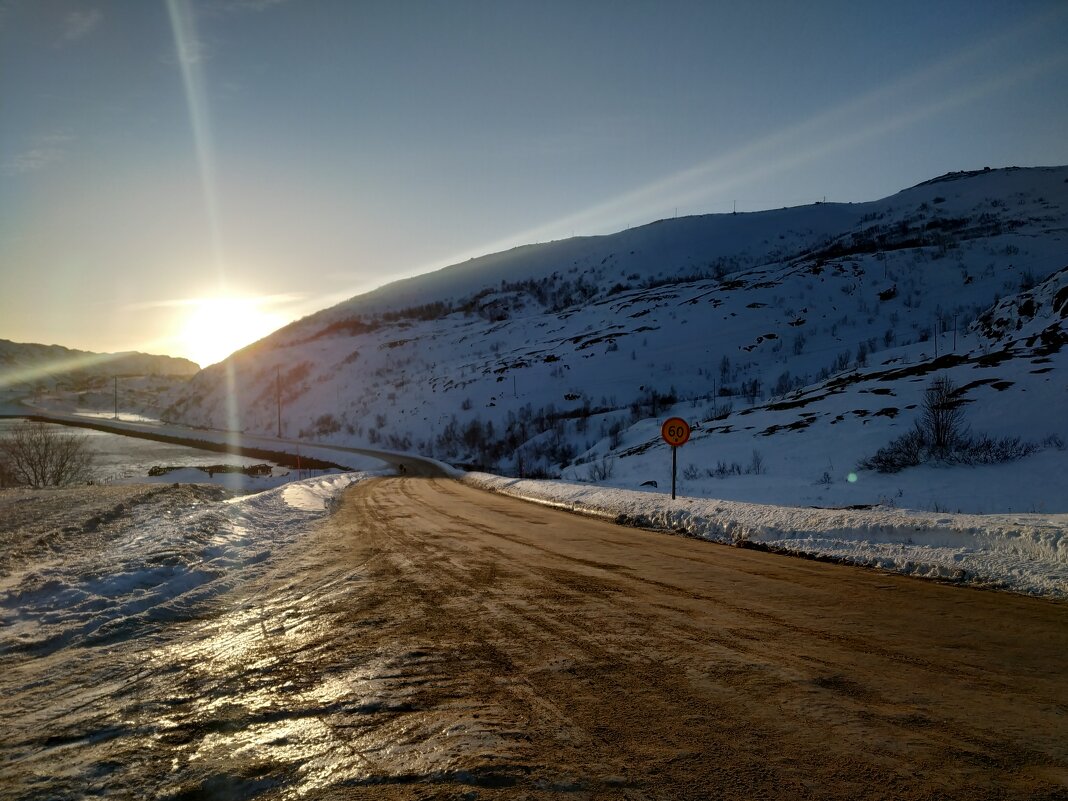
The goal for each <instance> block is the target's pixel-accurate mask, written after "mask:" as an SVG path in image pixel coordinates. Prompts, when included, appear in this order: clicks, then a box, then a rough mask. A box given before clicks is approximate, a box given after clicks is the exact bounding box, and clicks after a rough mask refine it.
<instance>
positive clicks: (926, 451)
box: [858, 377, 1049, 473]
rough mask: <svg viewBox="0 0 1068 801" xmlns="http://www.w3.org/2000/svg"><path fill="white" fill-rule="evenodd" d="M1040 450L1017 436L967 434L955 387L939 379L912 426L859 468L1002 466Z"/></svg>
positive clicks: (890, 470) (928, 391)
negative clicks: (937, 463) (941, 464)
mask: <svg viewBox="0 0 1068 801" xmlns="http://www.w3.org/2000/svg"><path fill="white" fill-rule="evenodd" d="M1043 445H1045V443H1043ZM1042 447H1043V446H1040V445H1038V444H1036V443H1034V442H1024V441H1022V440H1021V439H1020V438H1019V437H990V436H987V435H986V434H979V435H975V436H972V435H970V434H969V432H968V426H967V424H966V423H965V420H964V409H963V400H962V399H961V397H960V393H959V391H958V389H957V387H956V386H955V385H954V384H953V382H952V381H950V380H949V379H948V378H946V377H940V378H936V379H934V380H933V381H932V382H931V383H930V384H929V385H928V386H927V389H926V391H925V392H924V397H923V406H922V410H921V413H920V419H919V420H917V421H916V424H915V426H914V427H913V428H912V429H910V430H909V431H906V432H905V433H904V434H902V435H901V436H900V437H897V438H896V439H894V440H891V442H890V443H889V444H888V445H885V446H883V447H882V448H880V449H879V450H878V451H876V452H875V455H873V456H870V457H868V458H867V459H862V460H861V461H860V463H859V464H858V467H860V468H861V469H864V470H876V471H878V472H880V473H896V472H898V471H899V470H903V469H905V468H906V467H915V466H916V465H920V464H924V463H925V462H930V461H932V460H938V461H942V462H948V463H951V464H970V465H974V464H1002V463H1004V462H1013V461H1016V460H1017V459H1023V458H1024V457H1025V456H1030V455H1031V454H1033V453H1037V452H1038V451H1039V450H1041V449H1042ZM1046 447H1049V446H1048V445H1046Z"/></svg>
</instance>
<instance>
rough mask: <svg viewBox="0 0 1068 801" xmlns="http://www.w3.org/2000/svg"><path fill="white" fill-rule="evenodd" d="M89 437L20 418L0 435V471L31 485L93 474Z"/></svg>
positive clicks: (77, 479) (61, 483)
mask: <svg viewBox="0 0 1068 801" xmlns="http://www.w3.org/2000/svg"><path fill="white" fill-rule="evenodd" d="M88 443H89V438H88V437H86V436H85V435H84V434H72V433H69V432H66V431H63V430H61V429H59V428H56V427H54V426H48V425H45V424H44V423H31V422H23V423H19V424H18V425H16V426H15V427H14V428H12V429H11V430H10V431H9V432H8V433H7V435H6V436H4V437H3V438H2V439H0V462H2V463H3V465H4V467H3V469H2V470H0V473H4V474H7V476H9V477H10V478H11V479H13V483H15V484H21V485H28V486H30V487H61V486H64V485H66V484H77V483H81V482H84V481H89V480H90V479H91V478H92V466H93V452H92V450H90V448H89V444H88Z"/></svg>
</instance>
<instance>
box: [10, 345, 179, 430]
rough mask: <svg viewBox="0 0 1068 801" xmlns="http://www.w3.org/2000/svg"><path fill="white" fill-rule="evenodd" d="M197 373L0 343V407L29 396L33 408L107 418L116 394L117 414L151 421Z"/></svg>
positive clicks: (144, 361)
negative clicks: (98, 413)
mask: <svg viewBox="0 0 1068 801" xmlns="http://www.w3.org/2000/svg"><path fill="white" fill-rule="evenodd" d="M199 369H200V368H199V367H198V366H197V365H196V364H195V363H194V362H191V361H189V360H188V359H179V358H174V357H172V356H155V355H151V354H148V353H134V352H128V353H92V352H90V351H84V350H72V349H70V348H65V347H62V346H61V345H39V344H35V343H22V342H11V341H9V340H6V339H0V404H3V403H5V402H7V403H14V402H17V401H18V400H19V399H25V398H27V397H29V396H31V395H32V397H33V400H34V402H35V403H37V404H44V405H47V406H48V407H49V408H51V409H55V410H63V411H71V410H74V409H84V410H107V411H109V412H110V411H111V410H112V408H113V407H114V403H115V393H116V391H117V392H118V396H119V398H118V400H119V403H120V404H121V408H122V409H124V410H126V411H128V412H137V413H140V414H146V415H149V416H152V417H156V416H158V415H159V413H160V410H161V408H162V407H163V406H165V405H167V404H169V403H170V402H171V401H172V400H173V398H174V397H175V395H176V393H177V392H178V391H179V390H180V388H181V387H182V386H183V385H184V384H185V382H186V381H188V380H189V378H190V377H191V376H193V375H194V374H195V373H196V372H197V370H199ZM116 378H118V379H121V380H120V381H118V382H116V381H115V379H116Z"/></svg>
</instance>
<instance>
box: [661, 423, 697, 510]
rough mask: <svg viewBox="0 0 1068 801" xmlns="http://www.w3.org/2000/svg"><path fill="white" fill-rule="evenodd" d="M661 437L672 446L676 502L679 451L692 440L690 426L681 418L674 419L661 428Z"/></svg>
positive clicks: (673, 496) (672, 485)
mask: <svg viewBox="0 0 1068 801" xmlns="http://www.w3.org/2000/svg"><path fill="white" fill-rule="evenodd" d="M660 436H662V437H663V438H664V442H666V443H667V444H668V445H670V446H671V500H675V475H676V470H677V468H678V450H679V446H680V445H685V444H686V441H687V440H688V439H689V438H690V424H689V423H687V422H686V421H685V420H683V419H682V418H681V417H672V418H671V419H670V420H667V421H666V422H665V423H664V425H663V426H661V427H660Z"/></svg>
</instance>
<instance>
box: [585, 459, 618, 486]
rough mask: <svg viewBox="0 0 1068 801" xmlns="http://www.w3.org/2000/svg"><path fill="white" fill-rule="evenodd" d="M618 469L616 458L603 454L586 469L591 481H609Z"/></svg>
mask: <svg viewBox="0 0 1068 801" xmlns="http://www.w3.org/2000/svg"><path fill="white" fill-rule="evenodd" d="M615 471H616V460H615V459H612V458H610V457H608V456H602V457H601V458H600V459H599V460H598V461H596V462H590V466H589V467H588V468H587V469H586V475H587V477H588V478H589V480H590V481H607V480H608V479H610V478H611V477H612V474H613V473H615Z"/></svg>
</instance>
